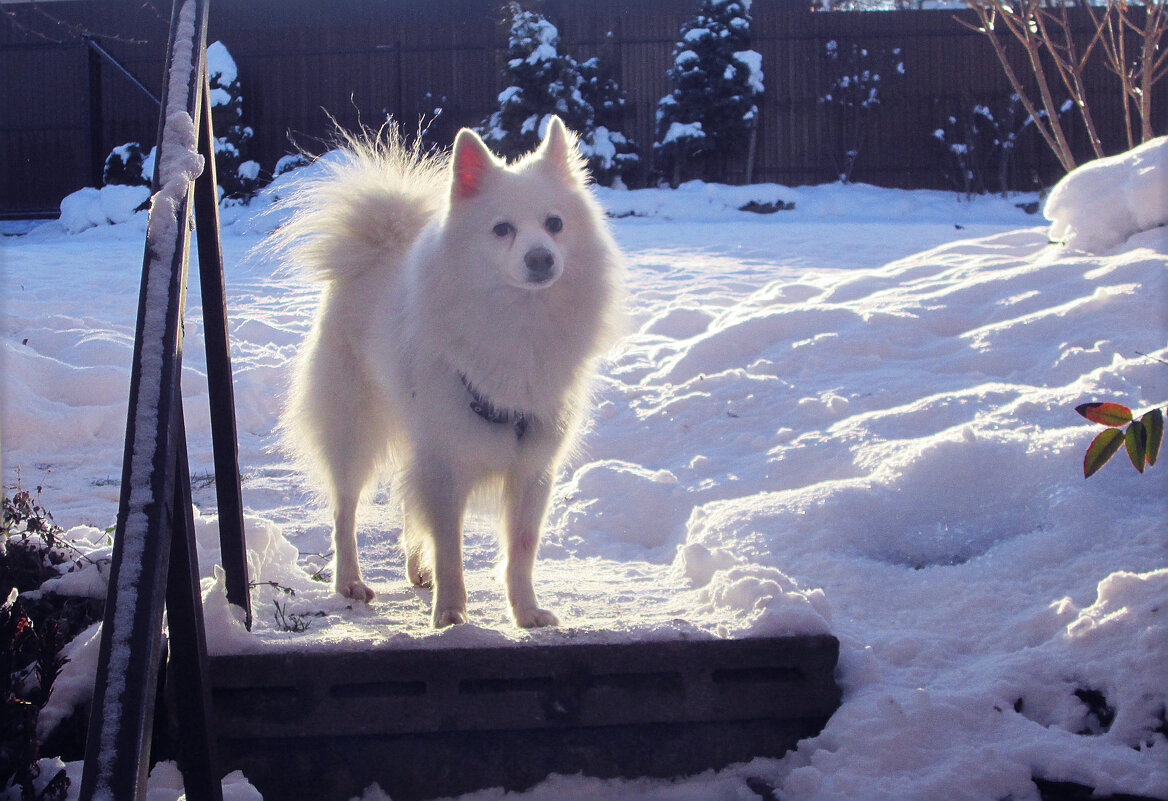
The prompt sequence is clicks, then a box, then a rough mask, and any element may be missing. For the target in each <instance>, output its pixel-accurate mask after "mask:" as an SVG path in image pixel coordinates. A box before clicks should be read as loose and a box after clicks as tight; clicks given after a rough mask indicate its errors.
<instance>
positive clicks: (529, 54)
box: [479, 3, 593, 159]
mask: <svg viewBox="0 0 1168 801" xmlns="http://www.w3.org/2000/svg"><path fill="white" fill-rule="evenodd" d="M510 11H511V34H510V39H509V43H508V47H507V64H506V67H505V68H504V70H503V76H504V78H505V80H506V81H507V83H508V86H507V88H506V89H504V90H503V91H502V92H500V93H499V110H498V111H496V112H494V113H493V114H491V116H490V117H489V118H488V119H487V120H486V121H484V122H483V124H482V125H481V126H480V127H479V132H480V133H481V134H482V137H483V141H485V142H486V143H487V145H489V146H490V147H491V148H492V149H493V150H495V152H497V153H498V154H499V155H500V156H503V157H504V158H508V159H511V158H515V157H516V156H519V155H522V154H523V153H527V152H528V151H530V150H532V149H533V148H535V147H536V146H537V145H538V144H539V141H540V132H541V131H542V129H543V126H544V121H545V120H546V119H547V118H548V117H549V116H550V115H552V114H556V115H558V116H559V117H560V119H561V120H563V121H564V124H565V125H567V126H568V127H569V128H570V129H572V130H573V131H576V132H577V133H585V132H587V131H590V130H591V129H592V127H593V111H592V106H590V105H589V104H588V102H587V101H586V100H585V99H584V96H583V94H582V91H581V90H582V85H583V83H584V79H583V78H582V77H581V75H580V70H579V67H578V65H577V64H576V62H575V60H574V59H572V58H571V57H570V56H566V55H562V54H561V53H560V52H559V43H560V33H559V31H558V30H557V29H556V26H555V25H553V24H552V23H550V22H549V21H548V20H547V19H546V18H545V17H544V16H543V15H542V14H537V13H535V12H532V11H524V10H523V9H522V8H521V7H520V6H519V4H518V3H511V5H510Z"/></svg>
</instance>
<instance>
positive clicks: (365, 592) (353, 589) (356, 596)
mask: <svg viewBox="0 0 1168 801" xmlns="http://www.w3.org/2000/svg"><path fill="white" fill-rule="evenodd" d="M337 594H338V595H343V596H344V597H346V598H352V599H353V600H354V601H360V602H361V603H364V604H367V603H369V602H370V601H372V600H373V599H374V598H375V597H376V595H377V593H375V592H373V590H371V589H369V587H368V586H367V585H366V584H365V582H363V581H361V580H360V579H357V580H356V581H346V582H337Z"/></svg>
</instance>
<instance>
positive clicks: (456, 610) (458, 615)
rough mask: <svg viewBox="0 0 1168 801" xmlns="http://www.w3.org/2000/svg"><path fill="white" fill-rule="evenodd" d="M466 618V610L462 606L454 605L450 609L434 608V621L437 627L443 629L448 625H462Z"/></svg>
mask: <svg viewBox="0 0 1168 801" xmlns="http://www.w3.org/2000/svg"><path fill="white" fill-rule="evenodd" d="M466 620H467V618H466V610H465V609H463V608H462V607H457V606H452V607H450V608H449V609H435V610H434V620H433V623H434V628H436V629H443V628H446V627H447V626H460V625H462V624H463V623H465V622H466Z"/></svg>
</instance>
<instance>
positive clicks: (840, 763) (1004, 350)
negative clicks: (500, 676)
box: [0, 184, 1168, 801]
mask: <svg viewBox="0 0 1168 801" xmlns="http://www.w3.org/2000/svg"><path fill="white" fill-rule="evenodd" d="M601 200H602V202H603V203H604V205H605V206H606V208H608V209H609V210H610V211H611V212H612V213H613V214H614V215H616V216H617V219H614V221H613V227H614V230H615V232H616V236H617V239H618V241H619V242H620V244H621V245H622V247H623V248H624V249H625V251H626V252H627V254H628V257H629V284H630V286H629V289H630V298H629V324H628V330H629V333H628V335H627V336H626V337H625V338H624V339H623V341H622V342H621V343H620V344H619V345H618V346H617V347H616V348H615V349H614V351H613V352H612V353H611V354H609V358H608V360H607V361H606V362H605V363H604V364H603V365H602V367H601V375H600V379H599V381H598V383H597V392H596V412H595V415H594V420H593V423H592V426H591V429H590V430H589V431H588V432H587V433H586V435H585V436H584V438H583V441H582V446H581V448H580V451H579V453H578V454H576V455H575V456H574V457H573V458H572V459H571V460H570V461H569V463H568V464H567V465H566V466H565V469H564V470H563V472H562V475H561V479H560V482H559V488H558V491H557V494H556V498H555V501H554V503H553V508H552V511H551V513H550V515H549V519H548V524H547V529H546V533H545V536H544V541H543V547H542V549H541V559H540V561H539V563H538V565H537V590H538V591H539V592H540V596H541V601H542V602H543V603H545V604H546V605H547V606H549V607H550V608H553V609H555V610H556V612H557V613H558V614H559V615H560V617H561V619H562V620H563V621H564V622H565V625H564V627H563V628H562V629H560V630H556V631H544V632H537V633H534V634H529V633H525V632H520V631H518V630H516V629H514V628H513V627H512V626H511V624H510V623H509V622H508V619H507V617H506V614H505V609H504V601H503V592H502V587H501V585H500V584H499V583H498V582H497V581H496V579H495V573H494V564H495V560H496V548H495V537H494V526H495V522H494V518H493V517H491V516H490V515H481V516H475V517H473V518H472V519H471V521H470V523H469V526H468V532H467V543H468V544H467V565H468V589H469V592H470V614H471V618H472V622H473V625H472V626H471V627H460V628H455V629H451V630H446V631H444V632H442V633H439V634H432V633H431V632H430V631H429V630H428V629H427V628H426V625H427V621H428V614H429V609H428V604H429V596H428V594H427V593H425V592H421V591H416V590H414V589H412V588H410V587H409V585H408V582H407V580H406V578H405V572H404V566H403V563H402V562H403V560H402V556H401V551H400V548H399V544H398V538H399V525H400V521H399V515H398V513H397V511H396V510H395V509H394V507H393V505H392V504H391V503H390V498H389V492H388V490H387V489H384V488H383V489H381V490H379V491H378V492H377V493H375V494H374V495H373V503H372V504H370V505H369V506H368V508H367V509H366V511H365V514H364V518H363V524H362V532H363V534H362V545H363V550H362V560H363V563H364V566H365V569H366V570H367V574H368V577H369V578H370V579H371V583H372V586H373V587H374V589H375V590H377V591H378V593H379V595H378V598H377V599H376V600H375V601H374V602H373V604H372V605H371V606H370V607H369V608H358V609H351V608H349V604H348V603H346V602H344V601H342V600H341V599H338V598H335V597H334V596H332V594H331V592H330V590H329V588H328V586H327V585H325V584H322V583H320V582H317V581H313V580H312V579H311V578H310V577H309V575H308V573H307V572H306V569H307V570H308V571H311V570H315V569H317V568H318V567H321V566H323V565H324V564H325V561H326V560H325V559H323V558H321V557H318V556H315V555H314V554H323V553H327V551H328V549H329V547H330V546H329V522H328V515H327V511H326V510H325V509H324V508H322V507H321V506H320V505H319V504H318V503H317V502H316V501H315V500H314V496H313V493H312V488H311V487H309V486H307V485H306V484H305V482H304V480H303V478H302V477H301V476H300V475H299V474H298V473H296V472H295V471H294V470H293V469H292V467H291V465H290V463H289V461H288V460H287V459H286V458H285V457H284V456H283V455H282V454H281V453H280V452H279V451H278V450H277V449H276V445H277V442H276V439H275V435H274V433H273V428H274V425H275V422H276V418H277V415H278V412H279V408H280V397H281V394H282V392H283V388H284V386H285V383H286V381H287V378H288V360H289V358H290V356H291V354H292V353H293V352H294V350H295V348H296V345H297V343H298V342H299V340H300V339H301V338H302V337H303V335H304V334H305V332H306V331H307V330H308V327H309V325H310V321H311V313H312V309H313V306H314V302H315V297H316V287H314V286H313V285H312V284H311V283H309V282H308V281H306V280H305V279H303V278H301V277H299V276H296V275H291V274H289V273H287V272H286V271H284V270H283V269H282V268H281V267H280V266H279V265H276V264H272V263H269V262H267V261H265V260H264V259H263V258H262V257H255V256H252V257H250V258H249V257H248V256H247V254H248V251H249V250H250V249H251V248H252V247H253V246H254V245H255V244H256V243H257V242H258V241H259V238H260V234H261V233H262V232H263V231H264V230H267V229H269V228H271V227H272V226H273V225H275V224H277V223H278V221H279V215H278V213H275V214H269V215H267V216H261V217H257V216H255V215H254V214H253V213H252V212H251V211H248V210H246V209H234V210H225V222H226V223H227V225H226V227H225V229H224V250H225V256H226V261H227V281H228V302H229V304H230V320H231V323H230V327H231V336H232V349H233V351H232V356H233V359H234V371H235V388H236V401H237V406H238V418H239V429H240V462H241V465H242V468H243V472H244V480H243V487H244V501H245V504H246V506H247V509H248V514H249V537H251V544H252V547H253V552H252V570H253V578H255V579H258V580H261V581H274V582H276V583H278V584H280V585H281V586H282V587H287V588H291V589H294V590H295V591H296V593H295V595H289V594H287V593H285V592H283V591H282V590H281V589H278V588H274V587H271V586H268V585H263V586H261V587H260V588H259V589H257V590H256V592H255V594H254V595H253V603H254V606H255V612H256V627H255V629H256V630H255V633H254V634H251V635H248V634H246V633H244V632H243V631H242V628H241V627H240V626H239V625H238V623H237V622H235V620H234V618H233V616H232V615H231V613H230V612H229V611H228V609H227V608H226V605H225V602H224V600H223V596H222V591H221V588H220V587H221V585H220V584H219V583H217V582H216V579H215V577H214V575H213V574H214V562H215V559H216V556H217V554H216V546H215V531H216V527H215V520H214V517H213V515H214V504H215V498H214V489H213V487H212V486H210V485H209V481H208V479H207V476H208V474H209V473H210V471H211V451H210V435H209V430H208V412H207V397H206V393H207V388H206V379H205V370H204V366H203V364H204V359H203V355H202V352H201V351H202V347H203V340H202V331H201V313H200V308H199V304H200V302H201V301H200V298H199V294H198V288H197V282H193V283H192V287H191V297H190V301H189V308H188V315H187V327H186V354H185V362H186V368H185V370H186V371H185V373H184V377H183V381H184V392H185V396H186V415H187V427H188V430H189V432H190V437H191V448H190V450H191V459H192V465H191V470H192V473H193V474H194V476H195V479H196V489H195V500H196V504H197V505H198V506H199V508H200V510H201V511H202V514H203V515H205V517H201V518H200V520H199V521H198V526H197V527H198V529H199V531H200V539H201V546H202V547H201V550H200V560H201V562H202V565H203V570H204V573H205V574H206V575H207V576H208V578H207V579H206V581H205V584H204V588H205V593H206V604H207V616H208V621H209V626H210V629H211V635H212V642H211V647H212V649H213V650H220V651H222V650H258V649H264V648H298V647H312V648H324V647H333V648H335V647H347V648H357V647H360V648H364V647H371V646H373V645H375V644H385V645H387V646H388V647H400V646H403V645H421V646H422V647H444V646H449V645H492V644H499V645H521V644H523V643H525V642H556V641H559V640H563V639H572V640H574V641H582V640H601V641H603V640H613V639H628V638H641V639H645V638H659V637H680V636H687V637H699V636H715V635H718V636H748V635H757V634H776V633H784V632H805V631H830V632H832V633H834V634H835V635H836V636H837V637H839V638H840V640H841V643H842V657H841V668H840V672H839V676H838V678H839V681H840V683H841V685H842V686H843V687H844V690H845V695H844V704H843V707H842V708H841V709H840V710H839V712H838V713H837V714H836V716H835V717H834V718H833V719H832V720H831V722H830V723H829V724H828V727H827V729H826V730H825V731H824V733H823V734H822V735H821V736H820V737H818V738H815V739H814V740H811V741H807V742H804V743H803V744H802V745H801V746H800V748H799V749H798V751H797V752H795V753H793V754H791V755H788V756H787V757H786V758H784V759H783V760H778V761H774V760H756V761H755V762H753V763H750V764H748V765H746V766H744V767H740V768H734V769H731V770H728V771H726V772H723V773H721V774H718V775H712V774H707V775H705V776H702V777H697V778H692V779H689V780H685V781H682V782H680V783H676V784H672V783H666V782H660V781H637V782H601V781H599V780H593V779H588V778H587V777H575V778H557V779H553V780H551V781H549V782H548V783H546V784H544V785H541V786H540V787H537V788H536V789H534V790H533V791H531V792H530V793H529V794H527V795H524V796H522V797H525V798H527V797H530V798H533V799H569V798H607V799H656V798H670V799H689V798H695V799H696V798H711V797H718V798H722V797H744V798H749V797H753V795H752V793H751V791H750V790H748V789H747V786H746V784H745V782H746V778H747V777H759V778H761V779H763V780H764V781H766V782H768V783H769V784H771V785H773V786H776V787H777V788H778V789H779V792H780V794H781V797H782V798H784V799H835V798H865V799H881V798H897V799H919V800H920V801H932V799H937V798H947V799H964V798H969V799H997V798H1004V797H1007V796H1012V797H1013V798H1014V799H1017V800H1019V801H1020V800H1022V799H1036V798H1037V791H1036V789H1035V788H1034V785H1033V784H1032V783H1031V781H1030V777H1031V776H1032V775H1039V776H1043V777H1045V778H1050V779H1056V780H1068V781H1076V782H1080V783H1083V784H1087V785H1090V786H1092V787H1097V788H1098V789H1099V790H1100V791H1101V792H1128V793H1142V794H1145V795H1152V796H1159V797H1165V796H1168V741H1166V739H1165V736H1164V734H1163V731H1162V729H1163V717H1162V716H1163V714H1164V712H1163V710H1164V708H1165V704H1166V703H1168V681H1165V679H1164V673H1163V665H1165V664H1168V621H1166V615H1168V612H1166V611H1165V609H1166V607H1168V524H1166V523H1165V521H1166V520H1168V493H1166V492H1165V486H1166V484H1165V476H1166V475H1168V473H1165V472H1164V471H1165V469H1166V468H1165V467H1164V466H1163V465H1160V466H1157V467H1153V468H1151V469H1150V470H1149V471H1148V472H1147V473H1146V474H1145V475H1143V476H1140V475H1137V474H1136V473H1135V471H1134V470H1133V469H1132V468H1131V465H1130V464H1129V463H1128V462H1127V459H1126V456H1125V455H1124V454H1123V453H1120V454H1119V455H1117V456H1116V458H1115V460H1114V461H1115V463H1114V464H1109V465H1108V466H1107V467H1106V468H1104V469H1103V470H1102V471H1101V472H1100V473H1099V474H1098V475H1096V476H1094V477H1092V478H1091V479H1090V480H1089V481H1084V479H1083V478H1082V473H1081V468H1080V462H1081V456H1082V452H1083V450H1085V448H1086V446H1087V444H1088V442H1089V441H1090V440H1091V438H1092V437H1093V436H1094V434H1095V433H1096V429H1097V427H1096V426H1094V425H1092V424H1089V423H1087V422H1086V421H1084V420H1082V419H1081V418H1079V417H1078V416H1077V415H1076V414H1075V413H1074V411H1073V407H1074V406H1075V405H1077V404H1079V403H1083V402H1086V401H1090V400H1102V399H1109V400H1117V401H1120V402H1123V403H1126V404H1127V405H1129V406H1132V407H1133V408H1136V409H1137V410H1144V409H1147V408H1149V407H1150V406H1152V405H1154V404H1159V405H1161V406H1163V405H1164V403H1165V401H1166V400H1168V367H1166V366H1165V365H1164V364H1162V363H1160V362H1158V361H1157V360H1156V359H1161V360H1163V359H1168V348H1166V340H1168V320H1166V315H1168V312H1166V310H1168V283H1166V273H1168V267H1166V266H1165V260H1166V258H1168V229H1166V228H1163V227H1160V228H1154V229H1152V230H1149V231H1144V232H1140V233H1136V234H1134V235H1133V236H1131V237H1130V238H1129V239H1127V240H1126V241H1124V242H1121V243H1119V244H1117V245H1115V246H1113V247H1111V248H1110V249H1107V250H1105V251H1103V252H1102V253H1101V254H1089V253H1086V252H1084V251H1079V250H1074V249H1069V248H1066V247H1063V246H1060V245H1050V244H1049V243H1048V227H1047V224H1046V222H1045V221H1044V220H1043V219H1042V218H1041V217H1037V216H1027V215H1026V214H1024V213H1023V212H1022V211H1020V210H1019V209H1017V208H1016V207H1015V205H1014V204H1015V203H1019V202H1023V201H1032V200H1034V198H1032V197H1023V198H1013V199H1011V200H1000V199H991V198H982V199H978V200H976V201H975V202H973V203H966V202H958V201H957V200H956V199H955V197H954V196H953V195H950V194H945V193H931V192H902V191H890V190H879V189H874V188H872V187H865V186H851V187H841V186H825V187H804V188H799V189H797V190H794V189H786V188H784V187H775V186H772V187H748V188H741V187H715V186H709V185H702V184H691V185H686V186H684V187H682V188H681V189H680V190H677V191H676V192H668V191H664V190H644V191H639V192H632V193H630V192H610V191H607V190H605V191H602V192H601ZM751 200H753V201H756V202H757V203H760V204H766V203H776V202H778V201H782V202H784V203H790V202H794V203H795V204H796V206H795V209H794V210H787V211H781V212H778V213H776V214H771V215H757V214H750V213H747V212H741V211H738V210H737V209H738V207H740V206H742V205H744V204H746V203H747V202H748V201H751ZM261 202H262V201H261ZM143 233H144V221H143V220H142V215H137V216H135V217H134V218H133V219H132V220H131V221H130V222H128V223H125V224H121V225H114V226H101V227H98V228H91V229H89V230H87V231H84V232H82V233H80V234H77V235H72V236H69V235H65V234H63V233H62V232H60V231H59V230H57V229H56V228H54V226H53V225H48V226H44V227H42V228H40V229H37V230H34V231H33V232H32V233H30V234H28V235H26V236H22V237H8V238H5V240H4V242H3V245H4V253H3V261H2V267H0V269H2V270H3V272H4V275H3V282H4V284H3V285H4V287H5V295H4V301H3V303H4V307H3V313H4V318H3V333H2V335H3V340H2V342H3V358H4V363H3V367H4V381H3V386H2V388H0V399H2V400H3V419H2V423H3V428H2V432H3V459H4V473H3V476H4V483H5V484H6V485H10V484H12V483H14V482H15V481H16V480H17V479H18V477H19V480H20V481H21V483H22V484H23V485H24V486H26V487H33V486H36V485H42V486H43V487H44V492H43V501H44V503H45V505H46V506H48V507H49V508H50V509H51V510H52V511H53V513H54V515H55V516H56V518H57V520H58V522H60V523H62V524H63V525H65V526H66V527H72V526H77V527H78V528H75V529H74V531H73V532H71V533H72V535H73V536H75V537H85V538H88V539H91V540H93V541H94V542H95V543H97V542H100V541H101V540H102V537H103V535H102V533H101V532H100V531H95V530H93V529H90V528H84V527H81V526H83V525H89V526H95V527H97V528H98V529H103V528H105V527H106V526H109V525H111V524H112V523H113V519H114V515H115V512H116V506H117V495H118V487H117V477H118V476H119V474H120V462H121V449H122V443H123V428H124V425H125V414H126V399H127V397H128V389H127V382H128V377H129V364H130V355H131V348H132V336H133V324H134V314H135V311H136V304H137V297H136V294H137V290H138V282H139V277H140V276H139V266H140V264H141V258H142V255H141V247H142V238H143ZM1141 353H1142V354H1148V355H1146V356H1145V355H1140V354H1141ZM18 471H19V472H18ZM68 581H71V582H74V583H75V584H76V585H78V586H89V585H88V584H87V582H86V580H85V579H77V578H73V579H68ZM277 602H278V604H279V607H280V608H281V609H282V610H283V612H282V614H284V615H285V616H288V615H305V616H306V617H303V618H301V619H302V620H304V621H306V622H307V623H308V624H309V628H308V630H307V631H306V632H303V633H298V634H297V633H291V632H285V631H280V630H279V627H278V626H277V625H276V622H275V612H276V611H277V607H276V604H277ZM78 663H79V665H81V666H83V665H84V664H85V662H84V660H83V659H79V660H78ZM78 670H79V671H82V672H83V668H82V667H78ZM74 684H76V682H74ZM81 684H82V685H83V684H84V682H83V681H82V682H81ZM64 686H72V685H69V684H68V683H66V685H64ZM1081 689H1092V690H1097V691H1099V692H1100V693H1102V694H1103V695H1104V696H1105V697H1106V699H1107V701H1108V703H1110V704H1111V705H1112V706H1113V707H1115V709H1116V716H1115V720H1114V721H1113V722H1112V723H1111V724H1110V727H1109V728H1107V727H1103V726H1101V725H1100V722H1099V721H1098V720H1097V719H1095V718H1094V717H1093V716H1092V715H1090V714H1088V708H1087V706H1086V705H1085V704H1084V703H1083V702H1082V701H1081V700H1080V699H1079V698H1077V697H1076V696H1075V691H1076V690H1081ZM1105 728H1106V730H1104V729H1105ZM1157 728H1159V729H1160V731H1157ZM1080 732H1091V733H1090V734H1081V733H1080ZM476 797H481V798H488V797H489V798H498V797H501V796H500V795H499V794H498V793H495V794H490V793H488V794H482V795H480V796H476ZM367 798H368V799H369V801H375V800H376V801H380V799H381V798H382V796H381V795H380V794H378V793H377V792H376V791H370V792H369V793H368V794H367Z"/></svg>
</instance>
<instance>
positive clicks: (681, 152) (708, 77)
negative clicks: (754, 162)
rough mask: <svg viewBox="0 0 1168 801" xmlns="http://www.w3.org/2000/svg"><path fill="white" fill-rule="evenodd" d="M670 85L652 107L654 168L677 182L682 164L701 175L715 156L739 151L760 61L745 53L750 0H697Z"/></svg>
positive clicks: (747, 133) (748, 130)
mask: <svg viewBox="0 0 1168 801" xmlns="http://www.w3.org/2000/svg"><path fill="white" fill-rule="evenodd" d="M669 80H670V81H671V82H672V83H673V91H672V92H670V93H669V94H668V95H666V96H665V97H663V98H661V100H660V101H658V104H657V138H656V141H655V142H654V144H653V153H654V158H655V162H656V165H657V167H658V168H659V169H660V170H662V171H663V172H664V173H665V174H666V175H670V176H671V179H672V180H673V181H674V182H676V181H677V180H678V179H679V177H680V172H681V169H680V168H681V165H682V164H685V163H695V164H696V165H697V166H698V167H699V169H701V170H702V171H703V172H704V171H705V167H706V162H708V160H709V157H710V156H711V155H713V154H714V153H718V154H721V155H736V154H742V153H744V152H746V151H747V149H748V147H749V145H750V140H751V135H752V132H753V130H754V128H755V125H756V124H757V121H758V98H759V97H760V96H761V95H762V91H763V85H762V59H761V57H760V56H759V54H758V53H757V52H756V51H754V50H751V49H750V0H699V5H698V11H697V14H696V15H695V16H694V17H693V18H691V19H690V20H689V21H687V22H686V23H685V24H684V25H682V27H681V36H680V38H679V39H678V41H677V44H676V45H675V46H674V48H673V67H672V68H670V70H669ZM747 172H749V169H748V170H747Z"/></svg>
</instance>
